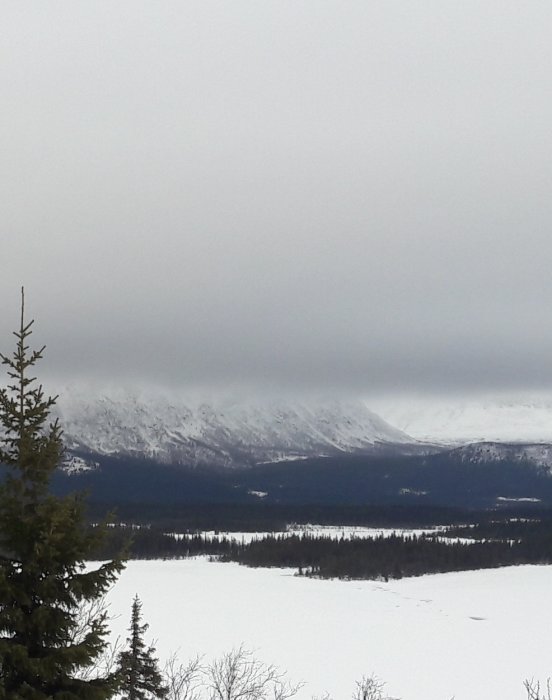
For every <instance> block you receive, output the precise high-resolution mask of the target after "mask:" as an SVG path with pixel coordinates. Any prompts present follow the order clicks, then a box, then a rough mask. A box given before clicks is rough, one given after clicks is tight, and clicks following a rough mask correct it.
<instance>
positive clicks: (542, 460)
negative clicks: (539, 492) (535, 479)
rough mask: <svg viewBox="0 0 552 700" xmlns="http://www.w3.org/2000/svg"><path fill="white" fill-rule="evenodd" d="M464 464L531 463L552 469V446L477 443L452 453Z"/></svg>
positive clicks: (459, 448)
mask: <svg viewBox="0 0 552 700" xmlns="http://www.w3.org/2000/svg"><path fill="white" fill-rule="evenodd" d="M451 454H453V455H455V456H457V457H458V458H459V459H460V460H461V461H463V462H471V463H485V462H502V461H505V460H509V461H511V462H522V463H523V462H530V463H532V464H535V465H537V466H539V467H546V468H547V469H549V470H550V469H552V445H548V444H543V443H540V444H539V443H536V444H524V443H506V442H501V443H499V442H476V443H471V444H469V445H462V446H461V447H457V448H456V449H455V450H453V451H452V453H451Z"/></svg>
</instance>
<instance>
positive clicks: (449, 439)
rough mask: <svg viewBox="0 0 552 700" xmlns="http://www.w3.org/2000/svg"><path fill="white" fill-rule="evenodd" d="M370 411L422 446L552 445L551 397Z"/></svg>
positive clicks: (410, 403)
mask: <svg viewBox="0 0 552 700" xmlns="http://www.w3.org/2000/svg"><path fill="white" fill-rule="evenodd" d="M370 407H371V408H372V409H373V410H375V411H376V412H377V413H378V415H381V416H382V417H383V418H384V419H385V420H387V421H389V422H390V423H391V424H392V425H396V426H397V427H398V428H399V429H401V430H404V431H405V432H407V433H408V434H409V435H412V437H414V438H416V439H418V440H428V441H431V442H438V443H441V444H463V443H469V442H479V441H485V442H507V443H515V442H523V443H539V442H542V443H546V442H550V443H552V396H550V395H548V396H545V395H535V396H526V395H525V396H511V397H498V398H492V397H491V398H484V399H472V400H458V401H452V400H449V401H445V400H442V399H431V398H428V399H407V398H402V399H401V398H397V399H385V400H371V401H370Z"/></svg>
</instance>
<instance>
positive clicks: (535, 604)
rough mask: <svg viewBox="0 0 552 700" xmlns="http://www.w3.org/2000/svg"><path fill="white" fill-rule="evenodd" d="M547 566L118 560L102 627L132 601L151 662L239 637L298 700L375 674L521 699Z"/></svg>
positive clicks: (344, 689)
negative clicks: (357, 567)
mask: <svg viewBox="0 0 552 700" xmlns="http://www.w3.org/2000/svg"><path fill="white" fill-rule="evenodd" d="M551 590H552V566H520V567H510V568H504V569H493V570H486V571H471V572H462V573H451V574H439V575H427V576H421V577H418V578H411V579H403V580H400V581H391V582H389V583H383V582H375V581H350V582H346V581H333V580H332V581H325V580H314V579H307V578H303V577H297V576H294V575H293V571H290V570H286V569H249V568H246V567H241V566H239V565H238V564H222V563H211V562H208V561H207V560H206V559H205V558H197V559H191V560H179V561H163V562H161V561H145V562H144V561H134V562H129V564H128V565H127V568H126V570H125V571H124V572H123V573H122V575H121V577H120V579H119V581H118V582H117V583H116V584H115V586H114V588H113V590H112V591H111V592H110V594H109V600H110V603H111V613H112V614H114V615H116V616H117V617H116V619H114V620H113V621H112V623H111V626H112V628H113V630H114V632H113V634H114V635H117V634H120V635H121V636H122V637H124V636H125V635H126V628H127V627H128V621H129V616H130V606H131V602H132V598H133V596H134V595H135V594H138V595H139V596H140V598H141V599H142V602H143V615H144V620H145V621H147V622H149V624H150V629H149V631H148V634H149V635H151V636H150V637H149V638H148V640H147V641H149V640H150V639H155V640H156V646H157V652H158V655H159V657H160V658H161V659H163V658H166V657H167V656H168V655H169V654H170V653H171V652H172V651H176V650H178V652H179V656H180V657H181V658H182V659H188V658H191V657H193V656H195V655H196V654H197V653H199V654H204V655H205V657H204V660H205V661H208V660H209V659H211V658H213V657H215V656H219V655H221V654H223V653H224V652H226V651H229V650H230V649H232V648H234V647H237V646H239V645H240V644H242V643H243V644H244V645H246V646H247V647H248V648H249V649H252V650H254V651H255V655H256V656H257V657H258V658H259V659H261V660H262V661H265V662H267V663H275V664H277V665H278V666H280V667H281V668H282V669H286V670H287V671H288V676H289V677H290V679H291V680H294V681H301V680H302V681H304V682H305V686H304V688H303V689H302V690H301V691H300V693H299V695H298V700H308V699H310V698H311V697H312V696H313V695H322V693H323V692H324V691H326V690H327V691H328V692H329V693H330V694H331V696H332V697H333V698H334V699H335V700H340V699H344V698H347V697H351V693H352V690H353V687H354V681H355V679H359V678H360V677H361V676H362V675H363V674H369V673H372V672H373V673H375V674H377V675H378V676H379V677H380V678H382V679H383V680H385V681H386V682H387V687H386V690H387V692H388V693H389V694H390V695H391V696H393V697H400V698H402V699H403V700H449V698H451V697H453V696H454V698H455V700H479V699H483V698H493V699H494V698H496V699H497V700H498V699H500V700H522V699H523V698H525V693H524V690H523V687H522V683H523V680H524V679H525V678H532V677H533V678H539V679H542V680H545V679H546V678H547V677H548V676H549V675H550V674H551V673H552V658H551V655H550V622H551V620H552V597H551V596H550V591H551Z"/></svg>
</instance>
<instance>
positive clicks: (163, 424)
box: [57, 385, 412, 466]
mask: <svg viewBox="0 0 552 700" xmlns="http://www.w3.org/2000/svg"><path fill="white" fill-rule="evenodd" d="M58 393H59V400H58V406H57V411H58V413H59V417H60V420H61V423H62V425H63V429H64V435H65V440H66V444H67V446H68V448H69V449H75V450H79V449H80V450H83V451H87V452H96V453H99V454H126V455H133V456H145V457H151V458H155V459H157V460H160V461H166V462H182V463H186V464H193V465H201V464H209V465H219V466H234V465H240V464H244V463H245V464H254V463H258V462H263V461H273V460H279V459H282V458H285V459H290V458H291V459H293V458H300V457H308V456H321V455H326V454H332V453H335V452H336V451H346V452H353V451H357V450H363V449H367V448H370V447H373V446H374V445H377V444H379V443H393V444H395V443H405V442H412V441H411V440H410V438H409V437H408V436H407V435H405V434H404V433H403V432H401V431H399V430H397V429H395V428H393V427H392V426H390V425H388V424H387V423H386V422H385V421H383V420H382V419H381V418H379V417H378V416H377V415H375V414H374V413H372V412H371V411H370V410H369V409H368V408H367V407H366V405H365V404H364V402H363V401H334V400H330V401H322V400H310V401H288V400H284V399H280V400H271V399H254V400H248V399H242V398H240V399H237V398H235V397H228V396H226V397H221V396H218V397H209V398H206V397H203V396H197V395H196V396H193V395H189V394H187V395H180V394H178V393H176V392H175V393H172V394H171V393H162V392H160V391H156V390H153V389H152V390H130V389H123V388H115V389H114V388H107V389H101V390H100V389H98V387H85V386H75V385H73V386H67V387H64V388H62V389H60V390H59V391H58Z"/></svg>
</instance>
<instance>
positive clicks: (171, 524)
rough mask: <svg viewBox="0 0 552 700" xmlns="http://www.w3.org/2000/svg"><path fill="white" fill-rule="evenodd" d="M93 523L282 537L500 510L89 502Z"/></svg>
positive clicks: (532, 511)
mask: <svg viewBox="0 0 552 700" xmlns="http://www.w3.org/2000/svg"><path fill="white" fill-rule="evenodd" d="M88 512H89V520H90V521H92V522H97V521H98V520H102V519H103V517H104V516H105V513H107V512H112V513H114V520H116V521H118V522H127V523H136V524H141V525H152V526H155V527H157V528H159V529H164V530H165V532H169V531H171V532H187V531H205V530H218V531H226V532H229V531H237V532H278V531H283V530H285V529H286V526H287V524H288V523H298V524H308V523H316V524H318V525H354V526H361V525H365V526H372V527H387V528H422V527H424V528H425V527H431V526H432V525H460V524H465V523H485V522H488V521H490V520H493V519H496V518H497V517H499V514H498V513H497V511H474V510H468V509H461V508H453V507H444V506H432V505H428V504H426V505H423V504H419V505H413V504H399V505H381V504H377V505H371V504H366V505H352V504H347V503H345V504H338V505H332V504H316V503H315V504H309V503H307V504H302V505H289V504H282V503H267V502H264V501H259V502H256V503H239V504H237V503H188V504H179V503H173V504H170V503H147V502H143V503H124V502H98V501H89V502H88ZM507 513H508V516H509V517H513V516H515V517H539V518H541V517H549V518H552V513H551V511H550V510H548V511H541V510H540V509H538V508H536V507H535V506H534V505H532V506H531V505H528V506H523V507H516V508H512V507H510V508H508V510H507Z"/></svg>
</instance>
